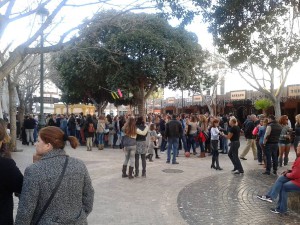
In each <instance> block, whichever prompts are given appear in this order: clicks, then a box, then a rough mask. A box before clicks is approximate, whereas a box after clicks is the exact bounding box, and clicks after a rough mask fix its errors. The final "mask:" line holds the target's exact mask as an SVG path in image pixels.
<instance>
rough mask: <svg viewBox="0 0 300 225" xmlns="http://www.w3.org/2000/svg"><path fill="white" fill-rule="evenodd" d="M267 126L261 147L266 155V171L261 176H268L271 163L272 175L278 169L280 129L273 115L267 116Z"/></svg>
mask: <svg viewBox="0 0 300 225" xmlns="http://www.w3.org/2000/svg"><path fill="white" fill-rule="evenodd" d="M268 121H269V123H268V125H267V128H266V133H265V136H264V141H263V145H264V148H265V153H266V161H267V165H266V171H265V172H264V173H263V174H266V175H270V173H271V165H272V163H273V173H274V174H277V167H278V142H279V136H280V134H281V130H282V127H281V125H280V124H279V123H278V122H277V121H276V119H275V116H274V115H269V117H268Z"/></svg>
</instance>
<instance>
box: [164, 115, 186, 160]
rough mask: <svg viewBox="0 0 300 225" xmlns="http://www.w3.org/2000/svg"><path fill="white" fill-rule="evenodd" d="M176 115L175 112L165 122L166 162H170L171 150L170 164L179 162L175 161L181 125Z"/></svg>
mask: <svg viewBox="0 0 300 225" xmlns="http://www.w3.org/2000/svg"><path fill="white" fill-rule="evenodd" d="M176 118H177V116H176V115H175V114H173V115H172V119H171V120H170V121H169V122H168V123H167V124H166V132H165V137H166V138H167V142H168V154H167V161H166V163H170V162H171V150H172V151H173V158H172V164H179V163H178V162H177V161H176V156H177V151H178V143H179V137H180V135H181V134H182V132H183V131H182V125H181V123H180V121H178V120H177V119H176Z"/></svg>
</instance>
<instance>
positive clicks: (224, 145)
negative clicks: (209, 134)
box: [221, 137, 228, 153]
mask: <svg viewBox="0 0 300 225" xmlns="http://www.w3.org/2000/svg"><path fill="white" fill-rule="evenodd" d="M221 139H222V148H221V149H222V151H223V153H228V139H227V138H225V137H222V138H221Z"/></svg>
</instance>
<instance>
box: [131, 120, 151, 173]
mask: <svg viewBox="0 0 300 225" xmlns="http://www.w3.org/2000/svg"><path fill="white" fill-rule="evenodd" d="M136 127H137V128H138V129H140V130H141V131H144V132H146V131H148V126H147V125H145V121H144V118H143V117H142V116H140V117H138V118H137V120H136ZM147 134H148V132H147V133H146V134H145V135H141V134H137V136H136V152H135V174H134V176H135V177H138V176H139V160H140V157H141V160H142V177H146V153H147V143H146V137H147ZM152 156H153V155H152ZM152 156H151V158H150V159H151V160H152ZM150 159H149V160H150Z"/></svg>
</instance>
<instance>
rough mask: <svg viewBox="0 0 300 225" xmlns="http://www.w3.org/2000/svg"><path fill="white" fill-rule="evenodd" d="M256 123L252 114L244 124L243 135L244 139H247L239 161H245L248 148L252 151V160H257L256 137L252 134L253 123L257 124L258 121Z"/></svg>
mask: <svg viewBox="0 0 300 225" xmlns="http://www.w3.org/2000/svg"><path fill="white" fill-rule="evenodd" d="M256 121H257V118H256V115H254V114H252V115H251V116H250V118H249V120H247V122H245V128H244V134H245V138H246V139H247V143H246V146H245V148H244V150H243V152H242V154H241V155H240V159H242V160H247V159H246V158H245V156H246V155H247V154H248V152H249V150H250V148H251V149H252V152H253V157H254V160H257V149H256V143H255V139H256V137H255V136H254V135H253V134H252V131H253V129H254V128H255V126H256V125H255V123H257V124H258V123H259V121H258V122H256Z"/></svg>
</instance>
